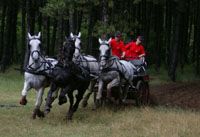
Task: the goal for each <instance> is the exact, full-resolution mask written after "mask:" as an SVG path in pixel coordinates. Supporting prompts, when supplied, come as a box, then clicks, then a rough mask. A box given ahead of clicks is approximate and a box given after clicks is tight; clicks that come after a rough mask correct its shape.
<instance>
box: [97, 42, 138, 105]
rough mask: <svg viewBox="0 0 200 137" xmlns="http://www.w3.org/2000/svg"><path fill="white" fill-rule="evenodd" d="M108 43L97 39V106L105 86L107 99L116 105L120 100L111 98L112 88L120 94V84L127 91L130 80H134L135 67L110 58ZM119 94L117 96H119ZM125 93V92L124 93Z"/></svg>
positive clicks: (130, 83) (113, 57) (116, 58)
mask: <svg viewBox="0 0 200 137" xmlns="http://www.w3.org/2000/svg"><path fill="white" fill-rule="evenodd" d="M109 42H110V40H109V41H105V40H104V41H102V40H101V39H99V43H100V47H99V51H100V56H99V58H100V59H99V63H100V64H99V65H100V73H99V85H98V93H97V96H96V100H97V101H96V102H97V105H98V106H99V105H100V103H101V102H102V101H101V98H102V92H103V87H104V85H105V84H107V86H106V89H107V98H108V99H109V100H111V101H113V102H114V103H118V101H120V100H121V98H119V99H117V102H116V101H115V100H116V99H115V98H113V97H112V94H111V93H112V92H111V89H112V88H113V87H119V92H120V93H122V90H121V84H122V82H123V84H126V85H127V86H126V87H127V88H126V90H128V85H131V86H132V80H133V78H134V69H135V67H134V66H133V65H132V64H131V63H130V62H127V61H124V60H119V58H118V57H116V56H112V52H111V50H112V49H111V47H110V45H109ZM120 93H119V94H120ZM125 93H126V92H125Z"/></svg>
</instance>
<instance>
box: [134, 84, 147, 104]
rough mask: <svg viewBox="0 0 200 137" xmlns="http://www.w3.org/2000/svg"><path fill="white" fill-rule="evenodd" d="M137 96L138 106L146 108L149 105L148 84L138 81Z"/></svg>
mask: <svg viewBox="0 0 200 137" xmlns="http://www.w3.org/2000/svg"><path fill="white" fill-rule="evenodd" d="M136 88H137V94H136V105H137V106H145V105H148V104H149V85H148V83H147V82H143V81H141V80H140V81H138V83H137V86H136Z"/></svg>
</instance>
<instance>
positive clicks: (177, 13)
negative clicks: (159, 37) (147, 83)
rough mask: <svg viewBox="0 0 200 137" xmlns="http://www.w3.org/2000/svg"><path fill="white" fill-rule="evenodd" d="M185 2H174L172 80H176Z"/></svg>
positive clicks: (170, 71) (170, 69)
mask: <svg viewBox="0 0 200 137" xmlns="http://www.w3.org/2000/svg"><path fill="white" fill-rule="evenodd" d="M183 4H184V2H183V1H179V2H174V5H175V6H176V7H175V9H174V16H173V18H174V22H173V25H174V27H173V35H172V36H173V37H172V39H173V40H172V41H173V43H172V44H173V47H172V50H171V51H172V54H171V59H170V60H171V63H170V66H169V67H170V68H169V77H170V79H171V80H172V81H176V68H177V65H178V52H179V49H180V48H179V46H180V40H181V38H180V36H181V35H180V33H181V23H182V18H181V16H182V11H181V10H180V8H181V7H182V5H183Z"/></svg>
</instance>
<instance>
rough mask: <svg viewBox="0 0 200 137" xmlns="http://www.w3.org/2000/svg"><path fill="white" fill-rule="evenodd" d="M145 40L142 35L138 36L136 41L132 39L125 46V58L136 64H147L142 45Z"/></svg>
mask: <svg viewBox="0 0 200 137" xmlns="http://www.w3.org/2000/svg"><path fill="white" fill-rule="evenodd" d="M143 40H144V39H143V37H142V36H138V37H137V39H136V42H133V41H131V42H130V43H128V44H127V45H126V46H125V60H127V61H130V62H131V63H132V64H133V65H135V66H141V65H144V64H145V62H144V56H145V50H144V47H143V45H142V42H143Z"/></svg>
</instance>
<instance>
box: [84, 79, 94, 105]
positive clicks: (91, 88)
mask: <svg viewBox="0 0 200 137" xmlns="http://www.w3.org/2000/svg"><path fill="white" fill-rule="evenodd" d="M95 84H96V80H92V81H90V85H89V88H88V90H89V92H88V93H87V94H86V96H85V97H84V98H83V101H82V107H86V106H87V105H88V99H89V98H90V95H91V94H92V92H93V89H94V86H95Z"/></svg>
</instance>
